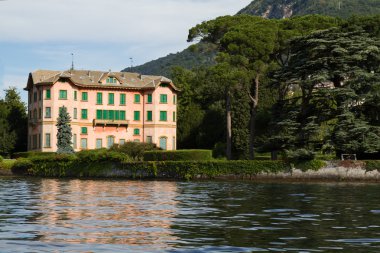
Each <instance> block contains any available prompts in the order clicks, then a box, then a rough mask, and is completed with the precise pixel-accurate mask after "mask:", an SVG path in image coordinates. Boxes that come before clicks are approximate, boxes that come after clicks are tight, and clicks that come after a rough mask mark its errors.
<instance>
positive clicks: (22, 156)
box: [12, 151, 55, 159]
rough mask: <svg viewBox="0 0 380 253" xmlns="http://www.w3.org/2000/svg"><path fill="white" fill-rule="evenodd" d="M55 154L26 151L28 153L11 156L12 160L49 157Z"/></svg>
mask: <svg viewBox="0 0 380 253" xmlns="http://www.w3.org/2000/svg"><path fill="white" fill-rule="evenodd" d="M54 154H55V152H35V151H28V152H17V153H14V154H13V155H12V157H13V158H14V159H17V158H30V157H35V156H51V155H54Z"/></svg>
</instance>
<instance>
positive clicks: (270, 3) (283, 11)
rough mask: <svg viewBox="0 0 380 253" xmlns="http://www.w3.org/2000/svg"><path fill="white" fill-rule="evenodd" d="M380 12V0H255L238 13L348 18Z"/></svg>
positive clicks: (272, 16) (283, 16)
mask: <svg viewBox="0 0 380 253" xmlns="http://www.w3.org/2000/svg"><path fill="white" fill-rule="evenodd" d="M379 13H380V0H255V1H253V2H252V3H251V4H249V5H248V6H247V7H245V8H244V9H242V10H241V11H239V12H238V14H249V15H255V16H262V17H266V18H287V17H291V16H295V15H297V16H300V15H307V14H322V15H328V16H337V17H342V18H347V17H350V16H352V15H373V14H379Z"/></svg>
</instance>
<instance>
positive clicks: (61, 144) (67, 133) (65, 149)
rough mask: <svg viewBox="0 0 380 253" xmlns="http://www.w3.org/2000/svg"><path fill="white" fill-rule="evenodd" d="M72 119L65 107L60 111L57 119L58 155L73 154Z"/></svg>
mask: <svg viewBox="0 0 380 253" xmlns="http://www.w3.org/2000/svg"><path fill="white" fill-rule="evenodd" d="M70 122H71V118H70V115H69V113H68V112H67V108H66V107H65V106H63V107H61V108H60V110H59V116H58V119H57V124H56V126H57V147H58V150H57V153H58V154H72V153H74V149H73V147H72V146H71V144H72V142H71V139H72V136H73V135H72V132H71V125H70Z"/></svg>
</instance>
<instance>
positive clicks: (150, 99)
mask: <svg viewBox="0 0 380 253" xmlns="http://www.w3.org/2000/svg"><path fill="white" fill-rule="evenodd" d="M152 102H153V98H152V94H148V98H147V103H148V104H151V103H152Z"/></svg>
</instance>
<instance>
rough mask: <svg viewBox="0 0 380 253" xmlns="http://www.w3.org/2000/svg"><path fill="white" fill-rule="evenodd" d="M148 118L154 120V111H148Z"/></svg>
mask: <svg viewBox="0 0 380 253" xmlns="http://www.w3.org/2000/svg"><path fill="white" fill-rule="evenodd" d="M146 118H147V119H146V120H147V121H152V120H153V113H152V111H148V112H147V117H146Z"/></svg>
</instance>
